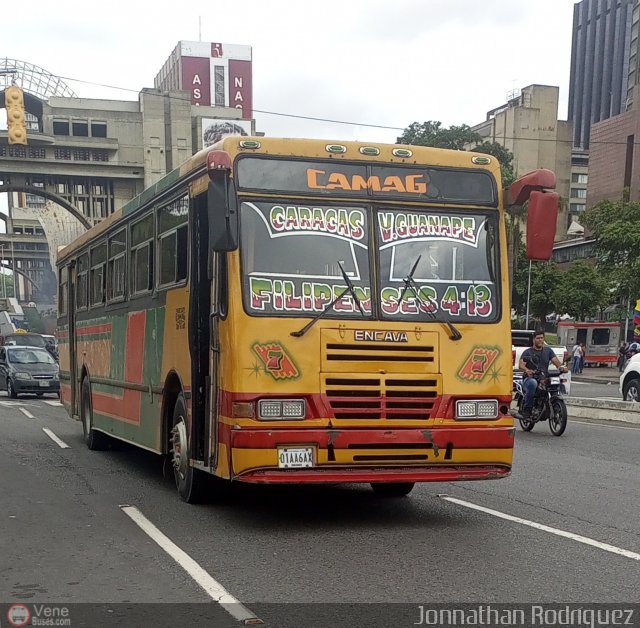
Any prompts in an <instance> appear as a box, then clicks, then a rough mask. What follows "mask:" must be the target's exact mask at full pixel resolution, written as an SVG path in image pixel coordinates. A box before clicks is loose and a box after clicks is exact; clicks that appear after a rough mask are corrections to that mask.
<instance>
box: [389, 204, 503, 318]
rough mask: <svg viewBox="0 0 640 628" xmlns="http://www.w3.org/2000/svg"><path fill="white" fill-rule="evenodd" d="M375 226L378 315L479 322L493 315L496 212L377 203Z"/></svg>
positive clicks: (495, 312)
mask: <svg viewBox="0 0 640 628" xmlns="http://www.w3.org/2000/svg"><path fill="white" fill-rule="evenodd" d="M377 232H378V242H379V254H378V268H379V276H380V291H379V298H380V309H381V312H382V316H383V317H384V318H391V319H395V320H422V319H426V318H427V317H430V318H432V319H437V320H443V319H444V320H446V319H451V320H452V321H456V322H465V321H468V322H474V321H475V322H482V321H495V320H496V319H497V318H498V317H499V311H498V295H497V286H498V285H499V283H498V281H499V279H498V277H497V275H498V270H497V268H498V263H497V260H498V257H497V250H496V249H497V235H496V234H497V217H496V216H492V215H490V214H482V213H478V212H474V213H466V212H459V211H458V212H453V211H452V212H442V211H441V210H440V211H439V210H436V209H429V210H428V211H416V210H406V209H405V210H401V209H398V210H396V209H381V210H379V211H378V212H377ZM411 271H413V272H412V273H411Z"/></svg>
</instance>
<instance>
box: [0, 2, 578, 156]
mask: <svg viewBox="0 0 640 628" xmlns="http://www.w3.org/2000/svg"><path fill="white" fill-rule="evenodd" d="M574 4H575V2H574V0H482V1H480V0H392V1H385V0H322V1H321V2H318V1H316V2H313V1H311V0H227V1H226V2H221V1H220V0H209V1H205V2H202V1H200V2H194V1H193V0H179V1H175V0H174V1H172V2H165V1H162V0H158V1H156V2H136V1H135V0H129V1H128V2H124V1H122V0H112V1H111V2H107V3H105V2H96V1H94V0H78V1H76V0H58V1H57V2H50V0H47V1H45V0H30V2H29V3H28V5H25V6H28V9H26V10H25V11H23V12H21V14H20V16H16V17H15V18H11V19H10V20H9V21H7V23H6V24H4V26H3V28H2V34H1V35H0V57H8V58H13V59H19V60H21V61H25V62H28V63H31V64H34V65H36V66H40V67H42V68H44V69H45V70H47V71H48V72H50V73H52V74H55V75H57V76H60V77H63V78H65V80H66V82H67V84H68V85H69V87H71V89H73V91H74V92H75V93H76V94H77V95H78V96H80V97H85V98H109V99H114V100H134V101H135V100H137V94H138V92H139V91H140V90H141V89H142V88H144V87H153V80H154V77H155V76H156V74H157V73H158V71H159V70H160V68H161V67H162V65H163V64H164V62H165V60H166V59H167V57H168V56H169V54H170V53H171V51H172V50H173V49H174V48H175V46H176V44H177V43H178V41H180V40H190V41H198V40H199V39H201V40H202V41H212V42H221V43H226V44H244V45H250V46H252V48H253V103H254V105H253V106H254V109H256V110H260V111H262V112H272V113H271V114H267V113H257V112H256V113H255V114H254V117H255V119H256V129H257V130H258V131H261V132H264V133H266V134H267V135H271V136H285V137H311V138H324V139H334V140H360V141H377V142H390V143H393V142H395V141H396V138H397V137H398V135H400V134H401V133H402V129H404V128H405V127H407V126H408V125H409V124H411V123H412V122H414V121H417V122H424V121H426V120H437V121H440V122H441V123H442V124H443V126H445V127H448V126H451V125H460V124H469V125H474V124H477V123H479V122H482V121H483V120H484V119H485V118H486V112H487V111H489V110H491V109H494V108H496V107H498V106H500V105H502V104H504V103H505V102H506V101H507V98H508V94H509V93H512V92H513V90H515V89H519V88H522V87H526V86H527V85H531V84H533V83H538V84H543V85H555V86H558V87H559V88H560V107H559V111H558V117H559V119H566V117H567V102H568V94H569V87H568V85H569V65H570V58H571V28H572V19H573V5H574ZM5 17H8V16H7V15H6V11H5ZM9 24H12V25H13V26H12V27H11V28H10V27H9ZM106 86H113V87H117V88H121V89H110V88H109V87H106ZM274 113H275V114H293V115H297V116H308V117H313V118H324V119H327V120H339V121H344V122H350V123H355V124H339V123H336V122H323V121H315V120H302V119H297V118H292V117H287V116H283V115H273V114H274ZM366 125H375V126H366ZM376 126H377V127H392V128H376Z"/></svg>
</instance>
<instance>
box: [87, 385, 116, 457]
mask: <svg viewBox="0 0 640 628" xmlns="http://www.w3.org/2000/svg"><path fill="white" fill-rule="evenodd" d="M80 419H81V420H82V432H83V434H84V442H85V444H86V445H87V447H88V448H89V449H91V450H92V451H100V450H102V449H106V448H107V447H108V445H109V437H108V436H107V435H106V434H103V433H102V432H96V430H94V429H93V405H92V403H91V384H90V383H89V378H88V377H85V378H84V379H83V380H82V394H81V398H80Z"/></svg>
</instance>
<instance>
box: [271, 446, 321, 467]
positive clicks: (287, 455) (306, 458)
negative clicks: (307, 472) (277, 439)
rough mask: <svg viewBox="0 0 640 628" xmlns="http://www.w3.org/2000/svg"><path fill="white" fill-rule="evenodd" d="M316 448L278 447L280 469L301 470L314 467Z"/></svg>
mask: <svg viewBox="0 0 640 628" xmlns="http://www.w3.org/2000/svg"><path fill="white" fill-rule="evenodd" d="M314 449H315V448H314V447H278V467H279V468H280V469H301V468H304V467H312V466H313V454H314Z"/></svg>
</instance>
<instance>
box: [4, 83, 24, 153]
mask: <svg viewBox="0 0 640 628" xmlns="http://www.w3.org/2000/svg"><path fill="white" fill-rule="evenodd" d="M4 105H5V107H6V109H7V135H8V138H9V144H26V143H27V123H26V118H25V111H24V92H23V91H22V89H21V88H20V87H18V86H17V85H11V86H10V87H7V88H5V90H4Z"/></svg>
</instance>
